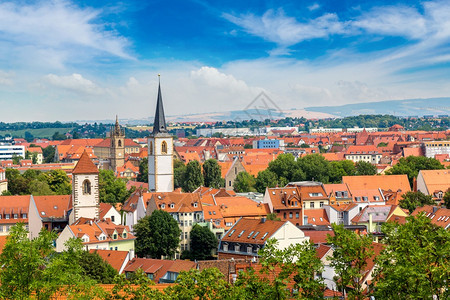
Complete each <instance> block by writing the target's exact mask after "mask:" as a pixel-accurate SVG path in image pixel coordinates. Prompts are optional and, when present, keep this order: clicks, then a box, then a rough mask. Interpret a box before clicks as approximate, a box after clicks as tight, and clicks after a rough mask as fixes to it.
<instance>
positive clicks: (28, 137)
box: [24, 131, 34, 143]
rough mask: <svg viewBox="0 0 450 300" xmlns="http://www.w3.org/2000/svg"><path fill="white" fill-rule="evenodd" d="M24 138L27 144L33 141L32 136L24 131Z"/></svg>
mask: <svg viewBox="0 0 450 300" xmlns="http://www.w3.org/2000/svg"><path fill="white" fill-rule="evenodd" d="M24 138H25V140H26V141H27V142H28V143H31V142H32V141H33V140H34V135H32V134H31V133H30V132H29V131H25V133H24Z"/></svg>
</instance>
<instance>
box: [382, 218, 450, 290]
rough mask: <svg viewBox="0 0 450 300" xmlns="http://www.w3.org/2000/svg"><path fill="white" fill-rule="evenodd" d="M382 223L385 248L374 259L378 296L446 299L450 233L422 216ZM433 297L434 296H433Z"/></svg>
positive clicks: (449, 264) (449, 259) (449, 263)
mask: <svg viewBox="0 0 450 300" xmlns="http://www.w3.org/2000/svg"><path fill="white" fill-rule="evenodd" d="M406 220H407V221H406V223H405V224H402V225H399V224H397V223H389V222H388V223H385V224H383V226H382V231H383V232H384V233H385V234H386V237H385V238H384V240H383V243H384V244H385V245H386V248H385V249H384V251H382V252H381V254H380V255H379V256H378V257H377V259H376V264H377V270H376V272H375V280H376V282H377V283H376V285H375V287H374V289H375V292H374V294H375V296H376V297H377V299H431V298H432V295H436V296H438V297H437V298H436V299H449V297H450V291H449V289H448V279H449V278H450V277H449V275H450V273H449V272H450V271H449V266H450V232H449V231H448V230H445V229H444V228H442V227H438V226H436V225H434V224H432V223H431V220H430V219H429V218H427V217H426V216H424V215H419V216H417V217H413V216H410V217H407V218H406ZM433 299H434V298H433Z"/></svg>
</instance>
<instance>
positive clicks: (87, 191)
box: [83, 179, 91, 195]
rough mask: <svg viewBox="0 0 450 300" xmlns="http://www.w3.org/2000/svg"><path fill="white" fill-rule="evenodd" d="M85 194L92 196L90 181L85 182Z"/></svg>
mask: <svg viewBox="0 0 450 300" xmlns="http://www.w3.org/2000/svg"><path fill="white" fill-rule="evenodd" d="M83 194H84V195H90V194H91V182H90V181H89V180H87V179H86V180H85V181H83Z"/></svg>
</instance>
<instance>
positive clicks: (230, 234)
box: [222, 218, 289, 245]
mask: <svg viewBox="0 0 450 300" xmlns="http://www.w3.org/2000/svg"><path fill="white" fill-rule="evenodd" d="M286 222H289V221H273V220H265V221H264V222H262V220H261V219H248V218H241V219H240V220H239V221H238V222H237V223H236V224H235V225H234V226H233V227H232V228H230V230H229V231H227V232H226V233H225V234H224V236H223V238H222V242H242V243H250V244H259V245H263V244H264V243H265V242H266V241H267V240H268V239H270V238H271V236H272V235H274V234H275V232H277V231H278V229H280V228H281V227H282V226H283V225H284V224H285V223H286Z"/></svg>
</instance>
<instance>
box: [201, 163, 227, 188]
mask: <svg viewBox="0 0 450 300" xmlns="http://www.w3.org/2000/svg"><path fill="white" fill-rule="evenodd" d="M203 178H204V180H205V182H204V184H205V186H207V187H212V188H219V187H221V186H222V181H223V180H222V172H221V168H220V166H219V164H218V163H217V160H215V159H208V160H207V161H205V162H204V163H203Z"/></svg>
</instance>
